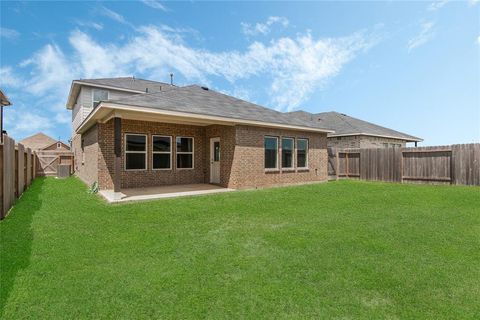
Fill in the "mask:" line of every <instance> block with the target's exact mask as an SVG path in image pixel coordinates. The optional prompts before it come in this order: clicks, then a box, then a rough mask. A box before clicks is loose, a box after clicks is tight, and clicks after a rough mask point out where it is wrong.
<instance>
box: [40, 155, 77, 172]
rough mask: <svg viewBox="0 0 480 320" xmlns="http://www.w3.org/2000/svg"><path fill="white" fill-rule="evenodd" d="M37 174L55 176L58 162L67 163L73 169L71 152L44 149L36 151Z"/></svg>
mask: <svg viewBox="0 0 480 320" xmlns="http://www.w3.org/2000/svg"><path fill="white" fill-rule="evenodd" d="M36 154H37V175H40V176H56V175H57V167H58V165H59V164H69V165H70V168H71V170H73V152H71V151H57V150H44V151H37V152H36Z"/></svg>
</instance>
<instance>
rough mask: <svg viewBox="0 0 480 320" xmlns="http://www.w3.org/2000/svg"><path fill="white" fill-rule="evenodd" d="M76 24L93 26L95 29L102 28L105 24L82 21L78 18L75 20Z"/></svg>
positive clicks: (86, 26)
mask: <svg viewBox="0 0 480 320" xmlns="http://www.w3.org/2000/svg"><path fill="white" fill-rule="evenodd" d="M73 21H74V22H75V24H77V25H79V26H80V27H85V28H92V29H95V30H102V29H103V24H101V23H97V22H93V21H81V20H78V19H75V20H73Z"/></svg>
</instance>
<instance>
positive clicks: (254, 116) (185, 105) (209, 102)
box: [107, 85, 331, 131]
mask: <svg viewBox="0 0 480 320" xmlns="http://www.w3.org/2000/svg"><path fill="white" fill-rule="evenodd" d="M107 103H113V104H120V105H127V106H137V107H143V108H149V109H156V110H166V111H174V112H181V113H188V114H190V115H192V116H195V115H205V116H215V117H222V118H226V119H232V120H240V122H241V121H242V120H249V121H261V122H264V123H271V124H279V125H285V126H288V125H290V126H298V127H306V128H312V129H317V130H318V131H331V130H330V129H329V127H327V126H324V125H323V124H322V123H320V122H318V121H312V120H310V119H303V118H300V117H291V116H290V115H289V114H287V113H283V112H279V111H275V110H272V109H268V108H265V107H262V106H259V105H257V104H254V103H251V102H248V101H244V100H241V99H238V98H235V97H232V96H228V95H226V94H222V93H219V92H216V91H214V90H211V89H208V88H206V87H200V86H198V85H191V86H186V87H175V88H174V89H171V90H168V91H162V92H157V93H151V94H139V95H132V96H129V97H125V98H122V99H121V100H108V101H107Z"/></svg>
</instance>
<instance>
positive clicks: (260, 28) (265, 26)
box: [241, 16, 289, 36]
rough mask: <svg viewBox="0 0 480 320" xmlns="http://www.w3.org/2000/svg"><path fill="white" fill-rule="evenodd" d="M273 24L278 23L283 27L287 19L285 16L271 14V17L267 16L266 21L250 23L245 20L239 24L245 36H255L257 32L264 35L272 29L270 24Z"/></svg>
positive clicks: (287, 22) (286, 24)
mask: <svg viewBox="0 0 480 320" xmlns="http://www.w3.org/2000/svg"><path fill="white" fill-rule="evenodd" d="M274 24H280V25H281V26H283V27H287V26H288V24H289V21H288V19H287V18H285V17H275V16H272V17H268V19H267V21H265V22H263V23H261V22H258V23H256V24H254V25H252V24H249V23H246V22H242V23H241V26H242V31H243V33H244V34H246V35H247V36H255V35H258V34H263V35H266V34H268V33H270V31H271V29H272V25H274Z"/></svg>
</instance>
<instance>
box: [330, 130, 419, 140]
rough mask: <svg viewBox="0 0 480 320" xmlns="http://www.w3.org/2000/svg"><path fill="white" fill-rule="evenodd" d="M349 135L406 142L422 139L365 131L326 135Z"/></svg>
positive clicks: (331, 136)
mask: <svg viewBox="0 0 480 320" xmlns="http://www.w3.org/2000/svg"><path fill="white" fill-rule="evenodd" d="M351 136H370V137H379V138H389V139H398V140H405V141H407V142H422V141H423V139H421V138H417V137H410V138H407V137H401V136H390V135H383V134H373V133H365V132H358V133H343V134H342V133H339V134H335V133H334V134H330V135H329V136H328V137H329V138H333V137H351Z"/></svg>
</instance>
